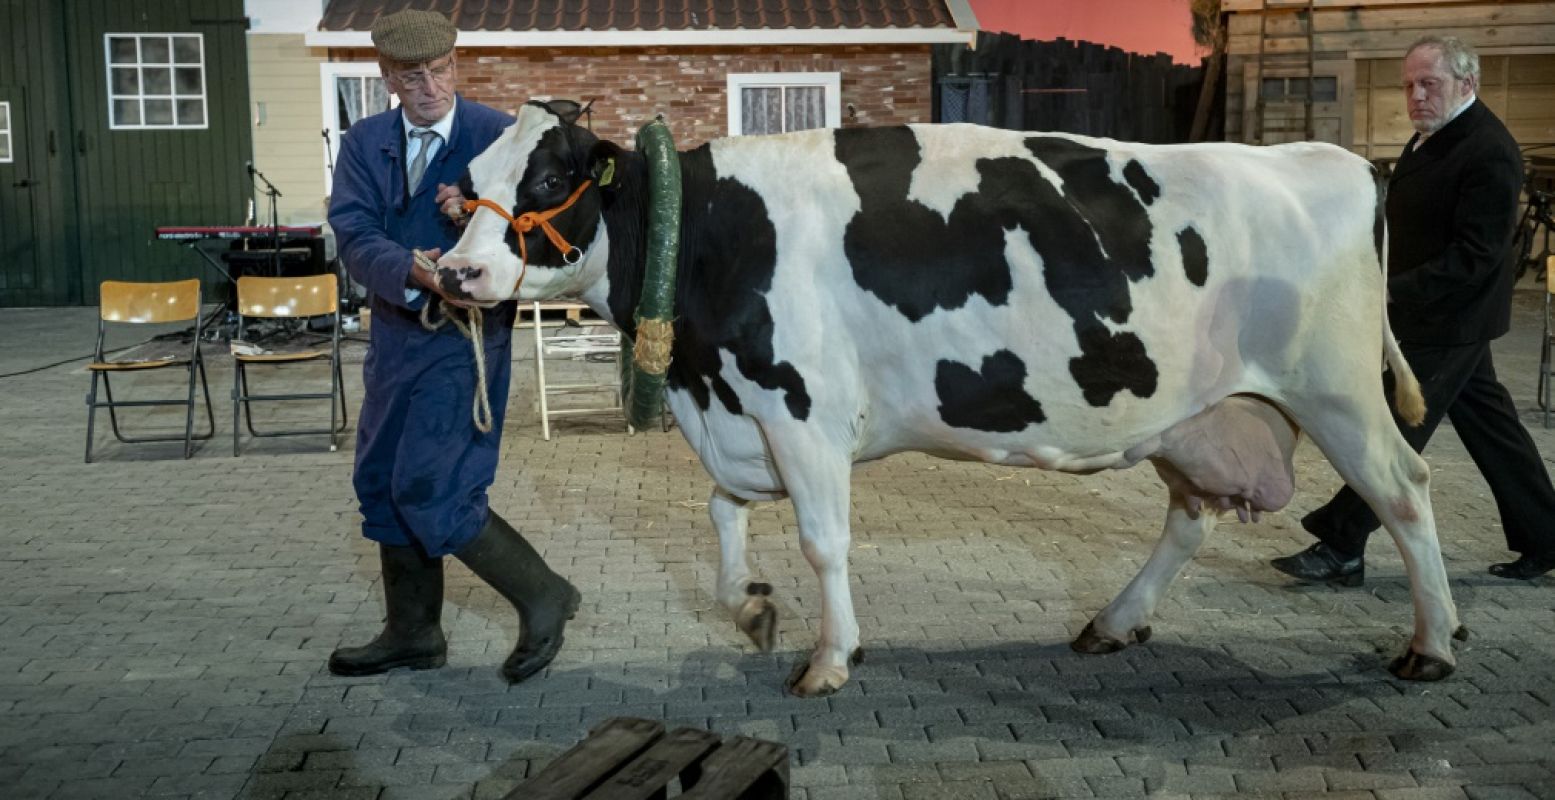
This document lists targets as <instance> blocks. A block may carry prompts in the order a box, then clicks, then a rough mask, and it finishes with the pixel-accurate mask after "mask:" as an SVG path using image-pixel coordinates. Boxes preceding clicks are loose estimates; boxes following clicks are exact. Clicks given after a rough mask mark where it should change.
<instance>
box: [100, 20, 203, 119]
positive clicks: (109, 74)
mask: <svg viewBox="0 0 1555 800" xmlns="http://www.w3.org/2000/svg"><path fill="white" fill-rule="evenodd" d="M156 37H167V38H169V39H172V38H173V37H193V38H194V39H195V40H196V41H198V42H199V43H200V61H199V63H198V65H197V66H199V68H200V95H199V99H200V105H201V106H202V107H203V108H204V110H205V113H204V114H202V115H201V117H202V121H201V123H200V124H199V125H184V124H180V123H179V122H178V101H179V100H193V99H195V96H194V95H192V94H179V93H178V76H177V74H176V73H175V74H171V75H170V76H169V78H168V80H169V83H170V85H169V87H168V89H169V91H170V92H171V93H170V94H167V95H160V94H158V95H147V94H146V91H145V90H146V84H145V81H144V76H142V80H141V82H140V91H139V92H138V93H136V94H133V95H116V94H114V93H113V70H114V68H115V67H120V68H122V67H125V66H130V65H126V64H115V63H114V61H113V44H112V42H113V40H114V39H134V40H135V46H136V52H137V55H136V60H135V63H134V64H133V66H135V67H137V68H140V67H145V66H146V63H145V62H143V61H141V60H140V57H139V48H140V42H141V40H143V39H152V38H156ZM172 51H173V44H172V42H171V41H169V42H168V59H169V61H168V64H167V67H168V69H169V71H172V70H173V69H175V68H176V67H180V66H182V67H190V66H196V65H194V64H180V63H178V62H176V61H173V60H172V59H173V55H172ZM103 62H104V65H105V66H104V70H105V72H104V77H105V78H106V79H107V83H106V84H104V86H103V88H104V90H105V92H104V94H105V95H106V96H107V97H108V129H109V130H115V131H203V130H207V129H209V128H210V127H211V100H210V87H211V82H210V81H211V76H210V71H209V70H207V69H206V68H205V66H206V64H205V34H203V33H196V32H194V31H169V32H165V33H158V32H150V31H119V32H112V33H104V34H103ZM158 66H160V65H158ZM148 96H149V97H153V98H157V99H161V98H164V97H165V98H167V99H168V100H169V101H171V102H172V103H173V121H172V122H171V123H169V124H167V125H147V124H146V108H145V100H146V98H147V97H148ZM131 98H133V99H138V100H140V101H142V104H141V110H140V114H141V117H140V120H141V121H140V124H138V125H121V124H118V121H117V120H116V119H115V118H114V114H113V101H115V100H121V99H131Z"/></svg>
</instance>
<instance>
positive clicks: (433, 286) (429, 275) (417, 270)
mask: <svg viewBox="0 0 1555 800" xmlns="http://www.w3.org/2000/svg"><path fill="white" fill-rule="evenodd" d="M421 254H422V255H424V256H426V257H427V258H428V259H429V260H431V261H432V262H433V263H437V260H438V259H439V258H442V256H443V249H442V248H441V247H434V248H432V249H431V250H422V251H421ZM410 281H411V283H414V284H415V285H417V286H419V287H421V288H422V289H424V290H426V291H428V292H431V293H432V294H435V295H437V296H438V297H441V298H442V299H443V302H445V303H447V304H449V305H452V306H459V307H461V308H470V307H471V306H472V305H474V304H473V303H471V302H470V301H468V300H461V299H459V298H457V297H450V296H449V295H448V293H447V292H445V291H443V287H442V286H440V285H438V282H437V273H436V272H433V271H431V270H427V269H423V268H422V267H421V264H420V263H419V262H416V261H412V262H411V265H410Z"/></svg>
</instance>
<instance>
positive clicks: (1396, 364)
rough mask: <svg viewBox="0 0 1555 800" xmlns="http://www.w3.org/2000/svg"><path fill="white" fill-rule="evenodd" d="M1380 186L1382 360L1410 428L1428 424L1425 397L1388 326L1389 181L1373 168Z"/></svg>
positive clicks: (1378, 237)
mask: <svg viewBox="0 0 1555 800" xmlns="http://www.w3.org/2000/svg"><path fill="white" fill-rule="evenodd" d="M1372 171H1373V177H1374V178H1375V179H1376V184H1377V210H1376V214H1377V216H1376V222H1375V224H1374V227H1373V234H1374V237H1375V240H1376V247H1377V259H1378V263H1379V264H1380V265H1381V267H1382V286H1383V289H1382V358H1383V361H1384V362H1386V363H1387V365H1388V369H1390V370H1392V371H1393V406H1394V408H1395V409H1397V410H1398V416H1399V418H1400V419H1402V420H1404V422H1406V423H1408V424H1409V426H1410V427H1414V426H1416V425H1419V424H1420V423H1422V422H1424V421H1425V395H1424V394H1423V393H1422V392H1421V391H1420V381H1419V380H1418V379H1417V378H1415V371H1414V370H1413V369H1410V368H1409V362H1408V361H1406V360H1404V353H1403V351H1402V350H1400V349H1399V347H1398V339H1395V338H1394V337H1393V326H1392V325H1391V324H1389V323H1388V291H1387V285H1388V220H1387V204H1388V183H1387V179H1386V178H1384V177H1383V176H1382V174H1381V173H1380V172H1377V170H1376V168H1375V167H1373V168H1372Z"/></svg>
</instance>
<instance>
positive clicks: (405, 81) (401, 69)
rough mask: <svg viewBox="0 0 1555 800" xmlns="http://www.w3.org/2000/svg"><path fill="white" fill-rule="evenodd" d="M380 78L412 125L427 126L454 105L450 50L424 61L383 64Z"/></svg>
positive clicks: (452, 68)
mask: <svg viewBox="0 0 1555 800" xmlns="http://www.w3.org/2000/svg"><path fill="white" fill-rule="evenodd" d="M383 79H384V82H385V83H387V84H388V86H389V91H391V92H394V95H395V96H396V97H398V98H399V99H400V108H403V109H404V110H405V116H406V117H408V118H409V119H410V121H411V122H412V123H413V124H415V125H418V126H424V125H431V124H433V123H435V122H437V121H438V120H440V119H442V118H443V117H445V116H447V115H448V112H449V111H450V110H452V109H453V107H454V54H453V53H449V54H448V55H446V56H443V57H442V58H439V59H436V60H434V61H428V62H427V63H425V64H385V65H383Z"/></svg>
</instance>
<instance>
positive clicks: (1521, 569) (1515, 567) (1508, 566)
mask: <svg viewBox="0 0 1555 800" xmlns="http://www.w3.org/2000/svg"><path fill="white" fill-rule="evenodd" d="M1552 569H1555V555H1549V556H1531V555H1528V554H1527V553H1523V554H1522V555H1520V556H1518V557H1517V560H1516V561H1509V562H1507V563H1504V564H1491V565H1490V574H1491V575H1494V576H1496V577H1497V578H1510V579H1512V580H1518V581H1529V580H1533V579H1534V578H1537V577H1539V576H1540V575H1543V574H1544V573H1546V572H1549V571H1550V570H1552Z"/></svg>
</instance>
